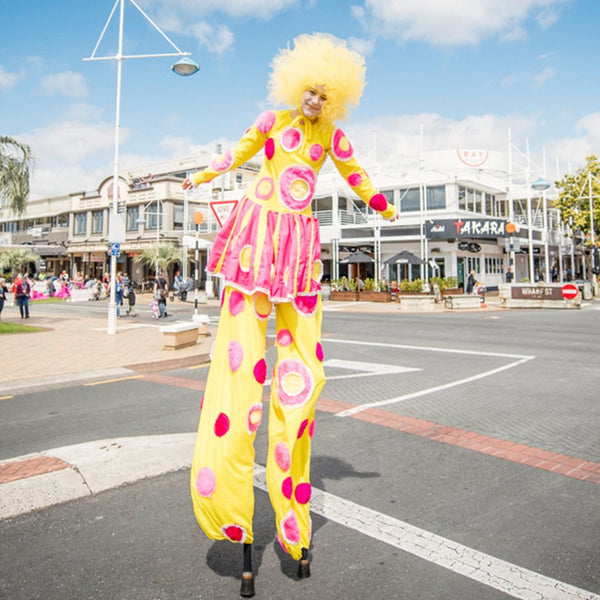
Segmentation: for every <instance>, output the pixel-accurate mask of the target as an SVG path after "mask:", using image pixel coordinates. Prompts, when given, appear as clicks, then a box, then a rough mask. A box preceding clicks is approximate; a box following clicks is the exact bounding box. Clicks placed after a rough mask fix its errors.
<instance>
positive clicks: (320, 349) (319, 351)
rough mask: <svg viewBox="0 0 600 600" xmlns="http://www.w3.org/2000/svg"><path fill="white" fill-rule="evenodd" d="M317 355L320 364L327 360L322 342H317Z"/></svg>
mask: <svg viewBox="0 0 600 600" xmlns="http://www.w3.org/2000/svg"><path fill="white" fill-rule="evenodd" d="M315 355H316V357H317V360H318V361H319V362H323V358H325V356H324V354H323V346H322V345H321V342H317V349H316V350H315Z"/></svg>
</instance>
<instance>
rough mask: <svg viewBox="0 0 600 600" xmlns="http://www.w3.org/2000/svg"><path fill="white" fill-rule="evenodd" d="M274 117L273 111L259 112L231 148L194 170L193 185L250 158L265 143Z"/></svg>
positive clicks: (237, 165)
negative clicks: (256, 117)
mask: <svg viewBox="0 0 600 600" xmlns="http://www.w3.org/2000/svg"><path fill="white" fill-rule="evenodd" d="M276 118H277V116H276V114H275V113H274V112H273V111H270V110H267V111H264V112H263V113H261V114H260V115H259V117H258V119H256V122H255V123H254V124H253V125H252V127H250V128H249V129H247V130H246V132H245V133H244V135H243V136H242V137H241V139H240V140H239V141H238V143H237V144H236V145H235V146H234V147H233V148H230V149H228V150H226V151H225V152H224V153H223V154H221V155H220V156H217V158H215V159H214V160H212V161H211V162H210V164H209V165H208V167H206V169H204V170H202V171H196V173H193V174H192V175H191V176H190V179H191V180H192V181H193V182H194V185H196V186H198V185H200V184H201V183H207V182H208V181H211V180H213V179H214V178H215V177H218V176H219V175H222V174H223V173H227V171H231V170H232V169H235V168H237V167H239V166H240V165H243V164H244V163H245V162H246V161H248V160H250V159H251V158H252V157H253V156H254V155H255V154H256V153H257V152H258V151H259V150H260V149H261V148H262V147H263V146H264V145H265V142H266V141H267V139H268V137H269V132H270V131H271V129H272V128H273V125H274V124H275V120H276Z"/></svg>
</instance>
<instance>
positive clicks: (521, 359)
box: [324, 338, 535, 417]
mask: <svg viewBox="0 0 600 600" xmlns="http://www.w3.org/2000/svg"><path fill="white" fill-rule="evenodd" d="M324 341H326V342H332V343H337V344H349V345H360V346H377V347H384V348H396V349H402V350H420V351H425V352H442V353H448V354H468V355H470V356H491V357H495V358H511V359H515V360H513V362H511V363H509V364H507V365H503V366H501V367H497V368H495V369H490V370H489V371H484V372H483V373H478V374H477V375H471V376H469V377H465V378H463V379H459V380H457V381H451V382H449V383H444V384H441V385H437V386H434V387H430V388H426V389H424V390H419V391H416V392H411V393H410V394H404V395H403V396H397V397H395V398H388V399H387V400H377V401H375V402H369V403H367V404H361V405H359V406H355V407H354V408H350V409H348V410H345V411H342V412H339V413H336V415H335V416H336V417H349V416H351V415H355V414H357V413H360V412H363V411H365V410H368V409H369V408H373V407H376V406H388V405H390V404H397V403H399V402H404V401H406V400H412V399H413V398H419V397H421V396H426V395H428V394H432V393H434V392H439V391H441V390H447V389H450V388H453V387H456V386H459V385H463V384H465V383H470V382H472V381H477V380H478V379H483V378H485V377H489V376H491V375H495V374H496V373H501V372H502V371H506V370H507V369H512V368H513V367H517V366H518V365H521V364H524V363H526V362H528V361H530V360H532V359H534V358H535V356H528V355H524V354H506V353H502V352H478V351H477V350H462V349H458V348H454V349H453V348H435V347H431V346H410V345H407V344H388V343H383V342H360V341H354V340H340V339H335V338H328V339H326V340H324ZM359 364H360V363H359ZM357 368H358V367H357ZM363 370H364V369H363ZM331 379H333V378H331Z"/></svg>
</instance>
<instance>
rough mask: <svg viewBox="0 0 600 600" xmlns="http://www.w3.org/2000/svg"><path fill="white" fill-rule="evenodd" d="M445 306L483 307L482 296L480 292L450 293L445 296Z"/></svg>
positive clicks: (453, 307) (451, 307)
mask: <svg viewBox="0 0 600 600" xmlns="http://www.w3.org/2000/svg"><path fill="white" fill-rule="evenodd" d="M444 307H445V308H450V309H455V308H481V296H480V295H478V294H448V295H447V296H444Z"/></svg>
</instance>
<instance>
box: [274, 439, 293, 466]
mask: <svg viewBox="0 0 600 600" xmlns="http://www.w3.org/2000/svg"><path fill="white" fill-rule="evenodd" d="M275 462H276V463H277V466H278V467H279V468H280V469H281V470H282V471H287V470H288V469H289V468H290V465H291V464H292V459H291V457H290V451H289V449H288V447H287V446H286V444H285V442H279V443H278V444H277V445H276V446H275Z"/></svg>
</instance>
